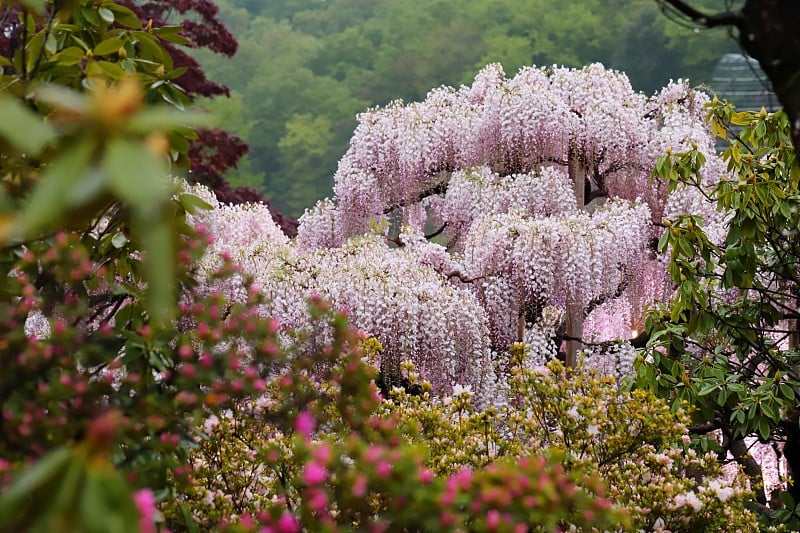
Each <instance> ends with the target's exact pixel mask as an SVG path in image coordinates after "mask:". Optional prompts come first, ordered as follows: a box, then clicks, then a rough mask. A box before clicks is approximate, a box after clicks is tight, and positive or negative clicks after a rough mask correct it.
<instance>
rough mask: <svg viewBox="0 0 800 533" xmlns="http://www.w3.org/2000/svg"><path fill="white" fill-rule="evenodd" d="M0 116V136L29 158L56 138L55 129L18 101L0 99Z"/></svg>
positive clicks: (37, 153)
mask: <svg viewBox="0 0 800 533" xmlns="http://www.w3.org/2000/svg"><path fill="white" fill-rule="evenodd" d="M0 116H2V117H3V120H2V121H0V136H2V137H3V139H5V140H6V142H8V143H9V144H11V145H12V146H14V147H15V148H16V149H18V150H19V151H21V152H23V153H24V154H26V155H27V156H29V157H36V156H38V155H39V154H40V153H41V151H42V150H43V149H44V148H45V147H46V146H47V145H48V144H49V143H50V142H52V141H53V140H54V139H55V138H56V131H55V129H54V128H53V127H52V126H51V125H50V124H48V123H47V122H43V121H42V119H41V117H40V116H39V115H37V114H36V113H34V112H33V111H31V110H29V109H28V108H27V107H25V106H24V105H22V104H21V103H20V102H19V101H18V100H15V99H12V98H7V97H3V98H0ZM20 132H25V133H24V135H23V134H20Z"/></svg>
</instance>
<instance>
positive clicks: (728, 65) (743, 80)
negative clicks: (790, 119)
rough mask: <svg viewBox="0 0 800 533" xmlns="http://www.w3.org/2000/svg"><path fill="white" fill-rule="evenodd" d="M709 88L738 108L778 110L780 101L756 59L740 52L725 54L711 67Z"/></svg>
mask: <svg viewBox="0 0 800 533" xmlns="http://www.w3.org/2000/svg"><path fill="white" fill-rule="evenodd" d="M710 86H711V89H713V91H714V92H715V93H716V94H717V97H718V98H719V99H720V100H722V99H725V100H728V101H729V102H731V103H733V104H734V105H735V106H736V108H737V109H740V110H756V111H757V110H760V109H761V108H762V107H764V108H765V109H766V110H767V111H770V112H772V111H777V110H778V109H780V107H781V105H780V103H779V102H778V97H777V96H775V93H774V92H773V91H772V86H771V85H770V82H769V80H768V79H767V76H766V74H764V71H763V70H761V67H760V66H759V64H758V61H756V60H755V59H753V58H752V57H749V56H745V55H743V54H725V55H724V56H722V58H721V59H720V60H719V62H718V63H717V66H716V67H714V71H713V72H712V75H711V83H710Z"/></svg>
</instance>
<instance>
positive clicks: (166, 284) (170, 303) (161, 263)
mask: <svg viewBox="0 0 800 533" xmlns="http://www.w3.org/2000/svg"><path fill="white" fill-rule="evenodd" d="M134 230H135V231H137V232H138V233H139V236H140V237H139V238H140V240H141V243H142V247H143V248H144V251H145V254H146V255H145V258H144V271H145V280H146V281H147V292H146V299H145V303H146V306H147V311H148V314H149V315H150V319H151V320H152V321H153V322H154V323H156V324H163V323H164V322H165V321H167V320H169V319H170V318H172V316H173V314H174V309H173V308H174V302H175V254H174V238H173V234H172V226H171V225H170V224H169V223H168V221H167V220H163V219H162V220H155V221H154V220H153V219H149V218H145V219H136V220H135V222H134Z"/></svg>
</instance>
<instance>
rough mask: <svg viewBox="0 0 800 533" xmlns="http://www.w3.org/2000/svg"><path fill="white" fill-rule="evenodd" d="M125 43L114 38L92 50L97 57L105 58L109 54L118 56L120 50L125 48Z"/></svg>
mask: <svg viewBox="0 0 800 533" xmlns="http://www.w3.org/2000/svg"><path fill="white" fill-rule="evenodd" d="M124 44H125V41H123V40H122V39H120V38H119V37H112V38H110V39H106V40H105V41H102V42H100V43H98V44H97V46H95V47H94V49H93V50H92V53H93V54H94V55H96V56H104V55H108V54H116V53H117V52H118V51H119V49H120V48H122V47H123V45H124Z"/></svg>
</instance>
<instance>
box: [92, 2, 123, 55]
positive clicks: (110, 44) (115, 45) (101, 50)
mask: <svg viewBox="0 0 800 533" xmlns="http://www.w3.org/2000/svg"><path fill="white" fill-rule="evenodd" d="M106 11H108V10H107V9H106ZM124 45H125V41H123V40H122V39H119V38H117V37H112V38H111V39H106V40H105V41H102V42H100V43H99V44H98V45H97V46H95V47H94V50H92V53H93V54H94V55H96V56H105V55H108V54H116V53H117V52H118V51H119V49H120V48H122V47H123V46H124Z"/></svg>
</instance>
